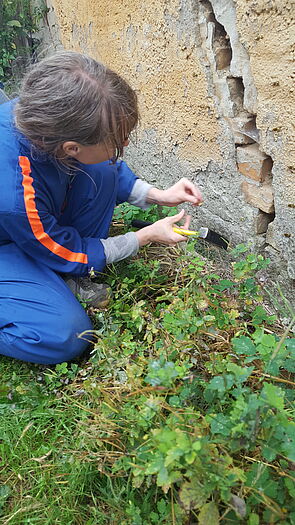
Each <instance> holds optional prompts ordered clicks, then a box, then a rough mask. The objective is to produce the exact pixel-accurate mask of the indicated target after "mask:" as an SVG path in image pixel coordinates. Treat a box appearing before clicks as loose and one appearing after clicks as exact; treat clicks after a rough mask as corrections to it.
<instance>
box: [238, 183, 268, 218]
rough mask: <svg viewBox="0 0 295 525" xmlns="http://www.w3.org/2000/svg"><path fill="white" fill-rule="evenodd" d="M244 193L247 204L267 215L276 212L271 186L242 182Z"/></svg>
mask: <svg viewBox="0 0 295 525" xmlns="http://www.w3.org/2000/svg"><path fill="white" fill-rule="evenodd" d="M242 191H243V193H244V196H245V199H246V202H248V204H251V205H252V206H254V207H255V208H258V209H259V210H262V211H264V212H265V213H273V212H274V198H273V189H272V186H271V185H270V184H262V185H261V186H255V185H254V184H251V183H249V182H246V181H244V182H242Z"/></svg>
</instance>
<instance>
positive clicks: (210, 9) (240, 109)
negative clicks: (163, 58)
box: [199, 0, 275, 235]
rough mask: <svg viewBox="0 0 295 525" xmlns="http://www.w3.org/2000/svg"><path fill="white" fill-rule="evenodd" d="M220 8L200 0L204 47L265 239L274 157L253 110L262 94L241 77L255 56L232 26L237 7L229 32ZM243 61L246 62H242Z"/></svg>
mask: <svg viewBox="0 0 295 525" xmlns="http://www.w3.org/2000/svg"><path fill="white" fill-rule="evenodd" d="M227 3H228V4H230V2H227ZM213 4H215V5H213ZM219 4H220V2H219V3H218V0H212V3H211V2H210V1H209V0H200V10H199V23H200V32H201V37H202V40H203V43H202V44H203V45H202V47H203V49H204V50H205V54H206V56H207V60H208V62H209V66H210V70H211V74H212V81H213V86H214V89H215V93H216V96H217V99H218V106H219V107H218V108H217V109H218V110H219V116H220V117H221V118H224V119H225V120H226V121H227V123H228V124H229V125H230V128H231V130H232V134H233V138H234V144H235V154H236V163H237V169H238V171H239V172H240V174H241V175H242V183H241V189H242V192H243V194H244V198H245V200H246V202H247V203H248V204H250V205H252V206H253V207H255V208H257V209H258V213H257V218H256V225H255V232H254V233H255V234H256V235H261V234H263V235H265V234H266V233H267V230H268V226H269V225H270V224H271V223H272V222H273V221H274V218H275V208H274V192H273V186H272V178H273V177H272V166H273V159H272V158H271V156H270V155H267V154H266V153H265V152H264V151H262V149H261V146H260V137H259V130H258V128H257V125H256V113H255V112H254V111H253V109H254V107H256V96H255V97H254V98H255V100H253V93H256V90H255V86H254V83H253V80H252V78H251V75H245V73H244V74H238V73H241V72H245V71H250V66H249V56H248V54H247V52H246V50H245V49H244V48H243V47H242V45H241V43H240V42H239V40H238V33H237V30H236V27H235V25H236V24H235V23H234V24H233V23H232V22H233V17H234V15H235V12H234V6H233V5H232V6H231V7H232V9H231V13H230V15H229V16H231V19H229V22H228V24H227V25H228V32H227V30H226V28H225V25H226V24H225V22H224V25H223V24H222V21H223V20H224V19H225V14H224V11H223V10H222V9H221V13H222V16H219V13H218V12H217V11H218V9H217V8H219V7H220V5H219ZM214 7H215V9H214ZM227 7H229V5H228V6H227ZM223 9H224V6H223ZM239 58H240V61H241V62H243V64H242V63H239ZM233 61H235V63H234V64H233ZM245 62H247V64H246V66H247V67H245ZM251 83H252V86H251ZM245 84H246V88H245ZM246 89H247V92H246ZM251 97H252V101H251ZM250 109H252V111H250Z"/></svg>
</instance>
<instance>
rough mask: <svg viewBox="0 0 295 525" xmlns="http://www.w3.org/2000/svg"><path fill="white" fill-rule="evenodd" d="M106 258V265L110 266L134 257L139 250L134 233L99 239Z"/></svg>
mask: <svg viewBox="0 0 295 525" xmlns="http://www.w3.org/2000/svg"><path fill="white" fill-rule="evenodd" d="M100 242H101V243H102V245H103V248H104V253H105V257H106V264H111V263H114V262H117V261H121V260H122V259H126V257H130V255H136V254H137V252H138V250H139V242H138V239H137V236H136V235H135V233H134V232H128V233H125V235H117V236H116V237H109V238H108V239H100Z"/></svg>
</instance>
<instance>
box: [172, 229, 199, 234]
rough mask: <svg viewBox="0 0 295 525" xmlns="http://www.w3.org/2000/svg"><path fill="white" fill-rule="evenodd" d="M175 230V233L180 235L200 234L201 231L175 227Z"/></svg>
mask: <svg viewBox="0 0 295 525" xmlns="http://www.w3.org/2000/svg"><path fill="white" fill-rule="evenodd" d="M173 231H175V233H179V235H187V236H189V235H199V232H194V231H192V230H183V229H182V228H173Z"/></svg>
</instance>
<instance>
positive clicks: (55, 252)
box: [0, 102, 136, 364]
mask: <svg viewBox="0 0 295 525" xmlns="http://www.w3.org/2000/svg"><path fill="white" fill-rule="evenodd" d="M12 111H13V103H11V102H9V103H7V104H3V105H2V106H0V151H1V176H0V354H2V355H5V356H10V357H14V358H17V359H21V360H24V361H29V362H33V363H42V364H54V363H60V362H62V361H67V360H70V359H73V358H74V357H76V356H78V355H79V354H81V353H82V352H83V351H84V350H85V348H86V347H87V345H88V341H87V339H89V337H86V338H83V337H82V338H80V337H79V334H81V333H83V332H84V331H88V330H91V328H92V325H91V322H90V320H89V318H88V316H87V315H86V313H85V311H84V309H83V308H82V306H81V305H80V304H79V302H78V301H77V299H76V298H75V297H74V295H73V294H72V292H71V291H70V289H69V288H68V286H67V285H66V284H65V282H64V280H63V278H62V274H65V273H68V274H72V275H76V276H86V275H87V274H88V273H89V271H90V270H91V269H93V270H94V271H95V272H101V271H103V269H104V266H105V255H104V249H103V245H102V243H101V242H100V239H105V238H107V236H108V231H109V226H110V223H111V220H112V215H113V211H114V207H115V206H116V204H118V203H120V202H124V201H127V199H128V197H129V195H130V193H131V190H132V188H133V185H134V183H135V180H136V176H135V175H134V174H133V172H132V171H131V170H130V169H129V168H128V166H127V165H126V164H125V163H124V162H117V163H116V164H112V163H111V162H109V161H107V162H103V163H101V164H95V165H85V164H81V163H78V164H77V169H76V170H75V172H74V173H75V174H74V175H73V173H72V174H71V175H70V174H69V173H68V172H67V170H64V169H62V168H61V167H60V166H58V164H57V163H56V162H55V161H54V159H52V158H50V157H49V156H48V155H46V154H44V153H42V152H37V151H36V150H35V149H34V148H32V145H31V144H29V143H28V141H27V140H26V139H25V137H24V136H23V135H21V134H19V133H18V132H17V131H16V129H15V127H14V125H13V118H12Z"/></svg>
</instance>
